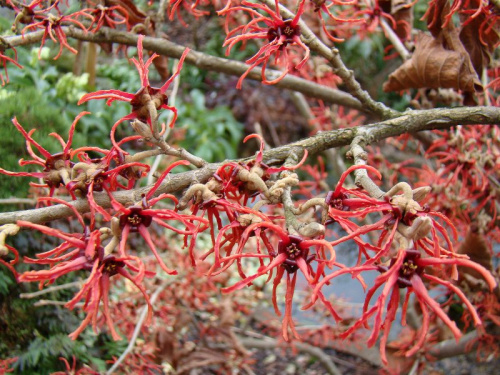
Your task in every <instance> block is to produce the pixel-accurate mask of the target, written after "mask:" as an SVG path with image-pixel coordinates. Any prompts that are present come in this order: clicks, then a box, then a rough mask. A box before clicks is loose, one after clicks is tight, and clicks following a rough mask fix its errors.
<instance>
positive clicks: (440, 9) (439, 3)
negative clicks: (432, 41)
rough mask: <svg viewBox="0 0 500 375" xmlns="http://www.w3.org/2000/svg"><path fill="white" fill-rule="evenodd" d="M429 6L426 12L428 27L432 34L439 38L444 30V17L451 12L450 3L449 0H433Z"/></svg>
mask: <svg viewBox="0 0 500 375" xmlns="http://www.w3.org/2000/svg"><path fill="white" fill-rule="evenodd" d="M428 6H429V9H428V10H427V12H426V15H427V28H428V29H429V31H430V32H431V34H432V36H433V37H435V38H437V37H439V35H440V34H441V31H442V27H443V24H444V17H445V16H446V15H447V14H448V13H449V12H450V4H449V2H448V0H432V1H430V2H429V5H428ZM451 24H453V23H451Z"/></svg>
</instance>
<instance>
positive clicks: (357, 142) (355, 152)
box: [347, 135, 385, 199]
mask: <svg viewBox="0 0 500 375" xmlns="http://www.w3.org/2000/svg"><path fill="white" fill-rule="evenodd" d="M365 143H366V140H365V138H364V137H363V136H362V135H358V136H356V137H355V138H354V139H353V141H352V143H351V148H350V150H349V152H348V153H347V154H348V156H349V157H352V158H353V159H354V164H355V165H366V164H367V163H366V160H367V159H368V154H367V153H366V151H365V150H364V145H365ZM354 175H355V176H356V180H355V183H356V185H358V186H362V187H363V189H365V190H366V191H367V192H368V194H370V196H372V197H373V198H377V199H380V198H382V197H383V196H384V194H385V193H384V192H383V191H382V190H380V188H379V187H378V186H377V185H376V184H375V183H374V182H373V180H372V179H371V178H370V177H369V176H368V172H367V171H366V169H357V170H355V171H354Z"/></svg>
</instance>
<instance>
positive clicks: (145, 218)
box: [120, 207, 153, 232]
mask: <svg viewBox="0 0 500 375" xmlns="http://www.w3.org/2000/svg"><path fill="white" fill-rule="evenodd" d="M142 211H143V210H142V208H140V207H131V208H130V213H129V214H128V215H122V216H120V227H121V228H124V227H125V226H126V225H128V226H129V228H130V231H131V232H138V231H139V226H140V225H144V226H145V227H149V226H150V225H151V222H152V221H153V218H152V217H151V216H149V215H143V214H142Z"/></svg>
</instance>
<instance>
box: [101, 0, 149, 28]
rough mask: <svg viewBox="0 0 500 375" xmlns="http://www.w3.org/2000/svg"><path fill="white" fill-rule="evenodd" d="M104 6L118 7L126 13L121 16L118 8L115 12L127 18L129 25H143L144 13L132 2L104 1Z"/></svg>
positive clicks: (121, 0)
mask: <svg viewBox="0 0 500 375" xmlns="http://www.w3.org/2000/svg"><path fill="white" fill-rule="evenodd" d="M104 4H105V6H107V7H112V6H116V5H119V6H120V7H121V8H122V9H123V10H125V11H126V14H123V12H122V10H121V9H120V8H118V9H117V11H118V12H119V13H122V14H123V16H127V17H128V22H129V24H130V25H137V24H139V23H144V21H145V20H146V13H144V12H143V11H142V10H140V9H138V8H137V7H136V6H135V4H134V2H133V1H132V0H105V2H104Z"/></svg>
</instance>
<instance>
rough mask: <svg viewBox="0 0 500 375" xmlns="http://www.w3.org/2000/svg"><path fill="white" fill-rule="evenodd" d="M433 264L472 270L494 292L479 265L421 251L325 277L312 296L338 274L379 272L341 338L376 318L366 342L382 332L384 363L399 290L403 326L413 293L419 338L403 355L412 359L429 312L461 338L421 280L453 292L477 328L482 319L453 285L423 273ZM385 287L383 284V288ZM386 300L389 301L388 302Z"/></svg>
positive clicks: (401, 253)
mask: <svg viewBox="0 0 500 375" xmlns="http://www.w3.org/2000/svg"><path fill="white" fill-rule="evenodd" d="M436 265H454V266H456V265H460V266H465V267H470V268H473V269H474V270H476V271H478V272H479V273H480V274H481V275H482V276H483V277H484V278H485V280H486V281H487V283H488V285H489V287H490V288H491V289H493V288H494V287H495V286H496V281H495V279H494V278H493V276H491V274H490V273H489V272H488V271H487V270H486V269H485V268H483V267H482V266H481V265H479V264H477V263H475V262H472V261H469V260H466V259H461V258H460V259H459V258H453V259H450V258H421V254H420V251H418V250H400V251H399V253H398V254H397V256H396V257H395V258H393V259H392V260H391V263H390V266H389V267H388V268H387V267H383V266H378V267H377V266H366V265H365V266H360V267H354V268H351V269H350V270H349V269H347V270H345V271H343V272H340V271H339V272H337V273H333V274H331V275H328V276H327V277H325V278H324V279H323V280H322V281H321V282H320V283H318V285H316V286H315V289H314V293H317V292H318V291H320V289H321V287H322V286H323V285H324V284H325V283H327V282H329V281H330V280H332V279H333V278H334V277H336V276H338V275H339V274H341V273H346V272H350V273H352V274H358V273H359V272H361V271H366V270H374V269H378V270H380V271H382V272H383V273H382V274H381V275H379V276H378V277H377V278H376V279H375V281H374V285H373V287H372V288H370V290H368V293H367V295H366V298H365V303H364V306H363V315H362V316H361V318H360V319H359V320H358V321H357V322H356V323H355V324H354V325H353V326H352V327H351V328H349V329H348V330H347V331H346V332H345V333H344V334H343V337H347V336H348V335H350V334H351V333H352V332H353V331H355V330H356V329H358V328H359V327H360V326H361V325H363V324H366V323H367V321H368V319H369V318H370V317H371V316H372V315H375V320H374V322H373V330H372V333H371V335H370V337H369V339H368V342H367V343H368V346H372V345H374V344H375V342H376V341H377V338H378V335H379V332H380V330H381V329H383V330H384V333H383V336H382V339H381V342H380V354H381V357H382V361H383V362H384V363H385V364H387V358H386V355H385V344H386V343H387V338H388V336H389V331H390V329H391V325H392V322H393V321H394V320H395V319H396V312H397V309H398V307H399V290H400V289H404V288H407V292H406V298H405V302H404V304H403V308H402V318H401V320H402V324H403V325H406V323H405V322H406V309H407V307H408V302H409V297H410V295H411V293H414V294H415V296H416V298H417V301H418V303H419V306H420V309H421V311H422V317H423V322H422V329H421V331H420V337H419V339H418V341H417V342H416V343H415V345H414V346H413V347H412V348H411V349H410V350H408V352H407V353H406V356H412V355H413V354H415V353H416V352H417V351H418V350H419V349H420V348H421V347H422V346H423V344H424V341H425V338H426V335H427V333H428V331H429V323H430V315H429V313H430V312H434V313H435V314H436V315H437V316H438V317H439V318H440V319H441V320H442V321H443V322H444V323H445V324H446V325H447V326H448V327H449V328H450V329H451V331H452V332H453V335H454V336H455V338H456V340H457V341H458V339H459V338H460V337H461V336H462V333H461V332H460V330H459V329H458V328H457V326H456V324H455V322H453V321H452V320H451V319H450V318H449V317H448V315H447V314H446V313H445V312H444V310H443V309H442V308H441V306H440V305H439V303H437V302H436V301H435V300H434V299H433V298H432V297H431V296H429V294H428V291H427V289H426V287H425V285H424V283H423V280H422V278H425V279H427V280H429V281H433V282H435V283H438V284H441V285H443V286H445V287H447V288H448V289H449V290H450V291H452V292H454V293H455V294H456V295H457V296H458V297H459V298H460V299H461V300H462V302H463V303H464V304H465V305H466V306H467V308H468V309H469V312H470V313H471V315H472V317H473V319H474V322H475V324H476V325H480V324H481V320H480V318H479V316H478V315H477V312H476V310H475V309H474V307H473V306H472V304H471V302H470V301H469V300H468V299H467V297H466V296H465V294H464V293H463V292H462V291H460V289H458V288H457V287H456V286H455V285H453V284H452V283H451V282H449V281H446V280H442V279H440V278H438V277H436V276H432V275H428V274H426V273H425V267H426V266H436ZM384 284H385V285H384ZM382 285H384V288H383V290H382V293H381V294H380V296H379V297H378V299H377V302H376V303H375V305H373V306H372V307H371V308H370V309H368V305H369V303H370V300H371V298H372V297H373V295H374V293H375V291H376V290H377V289H378V288H380V287H381V286H382ZM315 298H316V297H315V294H313V301H314V299H315ZM387 300H389V301H388V302H387ZM386 303H387V312H386V314H385V319H384V318H383V314H384V311H385V309H386Z"/></svg>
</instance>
